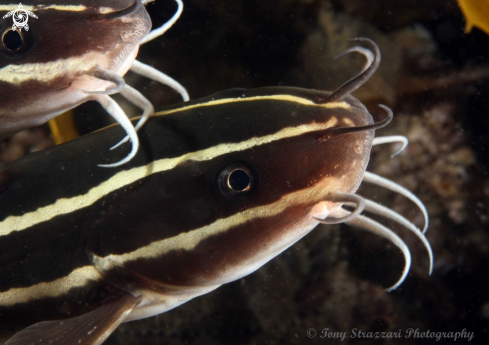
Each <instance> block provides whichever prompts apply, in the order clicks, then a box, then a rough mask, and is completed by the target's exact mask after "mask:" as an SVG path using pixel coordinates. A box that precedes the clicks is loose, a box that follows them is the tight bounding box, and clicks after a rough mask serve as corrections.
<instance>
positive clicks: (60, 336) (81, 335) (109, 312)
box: [5, 293, 141, 345]
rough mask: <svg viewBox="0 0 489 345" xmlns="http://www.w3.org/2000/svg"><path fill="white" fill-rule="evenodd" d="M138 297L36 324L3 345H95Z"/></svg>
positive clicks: (123, 316) (106, 335) (102, 340)
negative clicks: (74, 315)
mask: <svg viewBox="0 0 489 345" xmlns="http://www.w3.org/2000/svg"><path fill="white" fill-rule="evenodd" d="M140 300H141V298H140V297H138V298H136V297H134V296H132V295H131V294H128V293H125V294H123V295H122V296H120V297H118V298H114V299H111V300H108V301H107V302H106V303H105V304H103V305H102V306H100V307H99V308H97V309H95V310H94V311H92V312H90V313H87V314H84V315H81V316H78V317H74V318H72V319H66V320H58V321H45V322H39V323H36V324H34V325H32V326H29V327H27V328H26V329H23V330H22V331H20V332H18V333H17V334H15V335H14V336H13V337H12V338H10V339H9V340H8V341H7V342H6V343H5V345H26V344H50V345H72V344H83V345H98V344H102V343H103V342H104V340H105V339H107V337H108V336H109V335H110V334H111V333H112V332H113V331H114V330H115V329H116V328H117V326H119V324H120V323H121V322H122V321H123V320H124V318H125V317H126V316H127V315H128V314H129V313H130V312H131V311H132V310H133V309H134V307H136V306H137V305H138V304H139V302H140Z"/></svg>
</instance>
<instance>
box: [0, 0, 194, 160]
mask: <svg viewBox="0 0 489 345" xmlns="http://www.w3.org/2000/svg"><path fill="white" fill-rule="evenodd" d="M149 1H150V0H144V1H142V0H81V1H80V0H76V1H75V0H62V1H54V2H53V1H51V0H36V1H33V0H26V1H23V5H22V6H23V7H22V9H23V10H25V11H29V12H30V13H32V14H34V15H35V16H36V17H37V19H31V20H30V21H29V30H26V28H24V29H22V28H20V29H18V28H17V30H14V29H15V28H12V23H13V22H12V13H14V12H15V11H16V10H18V6H19V5H18V3H17V2H16V1H7V2H4V1H2V2H0V14H4V13H6V14H5V15H4V16H3V17H4V18H3V19H0V38H1V42H0V140H1V139H4V138H6V137H8V136H10V135H12V134H15V133H17V132H19V131H21V130H23V129H27V128H29V127H32V126H37V125H40V124H43V123H45V122H47V121H48V120H50V119H52V118H54V117H56V116H58V115H59V114H61V113H63V112H65V111H67V110H69V109H72V108H74V107H76V106H78V105H79V104H81V103H84V102H86V101H89V100H94V101H97V102H98V103H100V104H101V105H102V107H104V108H105V110H106V111H107V112H108V113H109V114H110V115H111V116H112V117H113V118H114V119H115V120H116V121H117V122H118V123H119V124H120V125H121V126H122V127H123V128H124V129H125V131H126V133H127V134H128V137H126V138H125V139H124V140H123V142H124V141H127V140H128V139H129V138H130V140H131V142H132V150H131V151H130V154H129V155H128V156H127V157H125V158H124V159H122V160H120V161H119V162H115V163H113V164H111V165H110V166H111V167H113V166H117V165H121V164H123V163H125V162H127V161H129V160H130V159H131V158H132V157H133V156H134V155H135V154H136V152H137V150H138V146H139V140H138V137H137V134H136V130H138V129H139V128H140V127H141V126H142V125H143V124H144V122H145V121H146V120H147V119H148V117H149V116H151V115H152V114H153V113H154V107H153V105H152V104H151V102H150V101H149V100H148V99H146V98H145V97H144V96H143V95H142V94H141V93H140V92H139V91H137V90H136V89H134V88H132V87H130V86H129V85H126V84H125V83H124V80H123V79H122V76H123V75H124V74H126V72H127V71H128V70H129V69H131V70H132V71H133V72H136V73H138V74H141V75H142V76H145V77H148V78H151V79H154V80H156V81H159V82H162V83H164V84H166V85H168V86H170V87H172V88H173V89H175V90H176V91H177V92H179V93H180V94H181V95H182V97H183V99H184V101H186V100H188V94H187V92H186V90H185V88H183V86H181V85H180V84H179V83H178V82H176V81H175V80H173V79H172V78H170V77H168V76H167V75H165V74H163V73H161V72H160V71H158V70H156V69H154V68H153V67H151V66H148V65H145V64H143V63H141V62H139V61H137V60H135V58H136V55H137V53H138V49H139V46H140V45H141V44H143V43H146V42H148V41H150V40H152V39H154V38H155V37H158V36H159V35H161V34H163V33H164V32H165V31H166V30H168V29H169V28H170V27H171V26H172V25H173V23H174V22H175V21H176V20H177V19H178V18H179V16H180V14H181V13H182V9H183V4H182V1H181V0H175V1H176V2H177V4H178V10H177V12H176V13H175V15H174V16H173V17H172V18H171V19H170V20H169V21H168V22H167V23H166V24H164V25H163V26H162V27H160V28H157V29H155V30H153V31H151V32H149V30H150V28H151V19H150V18H149V15H148V12H147V11H146V9H145V7H144V4H145V3H147V2H149ZM114 93H120V94H121V95H122V96H124V97H125V98H126V99H127V100H129V101H130V102H132V103H133V104H134V105H136V106H137V107H139V108H141V109H143V111H144V113H143V116H142V117H141V121H140V122H139V123H138V124H137V125H136V128H134V125H133V124H132V123H131V121H129V119H128V118H127V115H126V114H125V113H124V111H123V110H122V108H120V106H119V105H118V104H117V103H116V102H115V101H114V100H113V99H112V98H111V97H109V95H111V94H114ZM122 138H123V137H122ZM116 140H117V139H116ZM120 140H121V138H119V139H118V140H117V141H119V142H120ZM117 141H116V142H117ZM116 142H115V143H116ZM115 143H114V144H115ZM116 146H117V145H116ZM94 163H95V162H94Z"/></svg>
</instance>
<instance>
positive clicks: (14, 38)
mask: <svg viewBox="0 0 489 345" xmlns="http://www.w3.org/2000/svg"><path fill="white" fill-rule="evenodd" d="M22 42H23V39H22V36H21V34H20V33H19V32H18V31H15V30H8V31H7V32H5V33H4V34H3V36H2V43H3V45H4V46H5V48H7V49H8V50H10V51H11V52H15V51H17V50H19V49H20V47H22Z"/></svg>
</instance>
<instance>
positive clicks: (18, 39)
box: [0, 27, 33, 56]
mask: <svg viewBox="0 0 489 345" xmlns="http://www.w3.org/2000/svg"><path fill="white" fill-rule="evenodd" d="M0 39H1V41H2V42H1V43H2V44H1V45H0V52H3V53H5V54H6V55H7V56H17V55H22V54H24V53H26V52H27V51H29V49H30V48H31V47H32V43H33V37H32V33H31V32H28V31H25V30H22V31H20V32H19V31H16V30H12V28H11V27H9V28H6V29H4V30H3V31H2V32H1V33H0Z"/></svg>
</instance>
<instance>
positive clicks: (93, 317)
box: [0, 39, 422, 345]
mask: <svg viewBox="0 0 489 345" xmlns="http://www.w3.org/2000/svg"><path fill="white" fill-rule="evenodd" d="M361 41H362V42H367V43H370V44H371V45H373V46H374V47H375V48H376V46H375V45H374V43H373V42H371V41H369V40H365V39H361ZM379 59H380V56H379V54H378V51H377V57H376V59H375V61H374V62H375V63H378V60H379ZM374 70H375V69H373V70H372V69H370V70H369V69H368V68H367V69H366V70H365V71H367V72H364V73H367V75H368V73H370V74H371V73H373V71H374ZM362 78H363V79H365V78H364V74H361V75H360V76H358V77H357V78H356V79H355V80H356V83H355V86H356V85H357V84H361V82H363V79H362ZM350 84H351V82H350V83H347V84H345V86H343V87H341V88H340V89H339V90H338V91H336V92H335V93H328V92H321V91H312V90H304V89H298V88H284V87H280V88H278V87H277V88H261V89H255V90H245V91H243V90H229V91H224V92H220V93H217V94H214V95H212V96H209V97H206V98H202V99H198V100H194V101H191V102H187V103H183V104H180V105H176V106H171V107H168V108H166V109H164V110H162V111H160V112H158V113H156V114H155V116H154V117H152V118H151V119H150V121H149V122H148V124H147V125H146V126H144V127H143V128H142V129H141V131H140V132H139V134H140V142H141V148H140V150H139V152H138V154H137V155H136V156H135V157H134V159H132V160H131V161H130V162H128V163H127V164H125V165H123V166H121V167H116V168H114V169H102V168H99V167H97V166H96V164H94V162H95V161H100V160H102V159H103V158H102V153H100V148H101V147H103V146H105V144H106V143H107V142H111V141H113V140H115V138H118V137H120V136H121V134H122V132H123V130H122V129H121V128H120V127H119V126H112V127H108V128H106V129H103V130H101V131H98V132H95V133H92V134H90V135H87V136H85V137H82V138H79V139H77V140H75V141H72V142H69V143H66V144H63V145H59V146H56V147H54V148H52V149H48V150H45V151H41V152H37V153H34V154H31V155H29V156H26V157H24V158H22V159H20V160H18V161H15V162H13V163H11V164H9V165H5V166H4V167H2V168H1V169H0V205H2V207H1V208H0V253H1V256H0V325H1V326H0V332H2V333H3V337H4V338H8V337H9V336H11V335H12V334H14V333H15V332H18V333H17V334H16V335H15V336H14V337H13V338H11V339H10V340H9V341H8V342H7V343H6V344H7V345H18V344H24V343H26V342H29V343H30V342H37V341H39V339H43V342H45V343H48V342H50V343H54V344H71V343H72V342H73V339H75V340H76V339H79V340H80V342H82V343H86V344H100V343H101V342H103V340H104V339H105V337H106V336H107V335H108V334H110V332H112V331H113V329H115V327H117V325H119V323H120V322H125V321H131V320H135V319H140V318H144V317H149V316H152V315H156V314H159V313H162V312H165V311H167V310H169V309H172V308H174V307H176V306H178V305H180V304H182V303H185V302H186V301H188V300H190V299H192V298H194V297H197V296H199V295H202V294H205V293H207V292H209V291H212V290H214V289H216V288H217V287H219V286H220V285H222V284H225V283H228V282H231V281H234V280H236V279H239V278H241V277H244V276H246V275H247V274H250V273H251V272H253V271H255V270H257V269H258V268H259V267H261V266H262V265H263V264H265V263H266V262H268V261H269V260H271V259H272V258H274V257H275V256H277V255H278V254H280V253H281V252H282V251H283V250H285V249H287V248H288V247H289V246H291V245H292V244H294V243H295V242H297V241H298V240H299V239H301V238H302V237H303V236H305V235H306V234H308V233H309V232H310V231H311V230H312V229H313V228H314V227H316V226H317V225H318V223H319V222H330V223H339V222H347V223H349V222H353V221H355V220H357V219H363V218H362V217H361V216H359V215H358V213H359V212H361V211H362V210H363V207H365V200H363V199H362V198H361V197H359V196H356V195H355V194H354V193H355V191H356V190H357V188H358V186H359V184H360V182H361V181H362V179H364V176H365V169H366V166H367V162H368V159H369V155H370V148H371V146H372V141H373V137H374V130H375V128H378V127H381V126H383V125H385V124H386V123H388V122H389V121H390V119H391V118H392V113H391V112H390V111H389V110H388V109H387V108H385V107H384V108H385V109H386V110H388V115H389V116H388V118H387V120H384V121H381V122H377V123H375V124H374V123H373V119H372V117H371V115H370V114H369V113H368V111H367V109H366V108H365V107H364V106H363V105H362V104H361V103H360V102H359V101H358V100H356V99H355V98H353V97H351V96H348V95H347V94H344V90H345V88H347V89H351V86H350ZM127 149H128V147H127V146H122V147H120V148H118V149H117V150H116V152H115V153H116V154H117V155H121V156H124V155H125V154H126V153H127V152H126V150H127ZM114 156H115V154H114ZM113 159H114V160H116V159H117V157H113ZM108 163H111V162H110V161H108ZM345 203H347V204H355V209H354V211H353V212H348V211H346V210H343V209H342V205H343V204H345ZM323 219H324V220H323ZM376 224H377V223H376ZM360 226H361V227H364V228H367V229H369V230H372V231H374V232H375V231H377V232H378V233H379V234H380V235H382V236H384V237H386V238H389V239H391V240H392V241H393V242H394V243H395V244H396V245H398V246H399V247H400V248H401V249H402V250H403V252H404V254H405V258H406V268H405V270H407V269H409V263H410V257H409V251H408V250H407V249H406V248H405V245H404V243H403V242H402V241H401V240H400V239H399V241H400V243H399V241H398V238H397V237H396V236H395V235H394V234H391V232H390V230H383V228H382V226H381V225H378V226H377V227H375V226H374V227H372V226H368V225H360ZM420 236H422V235H420ZM402 246H404V247H402ZM406 250H407V253H406ZM406 274H407V271H406V272H405V274H404V275H403V278H401V280H400V282H402V280H403V279H404V277H405V275H406ZM400 282H398V284H400ZM398 284H397V285H398ZM397 285H395V286H394V287H396V286H397ZM52 320H57V321H52ZM33 324H34V325H33ZM30 325H32V326H30ZM28 326H30V327H28ZM26 327H27V328H26ZM94 327H95V328H94ZM19 331H20V332H19ZM0 339H1V336H0Z"/></svg>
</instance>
